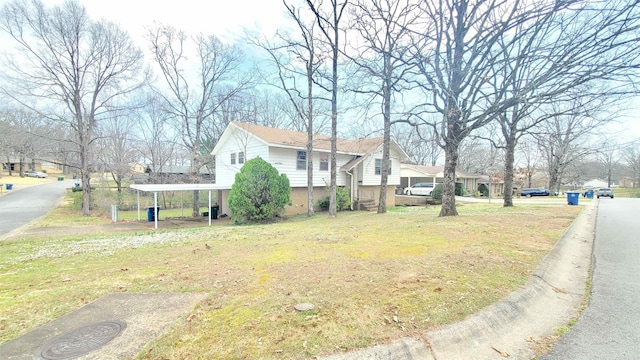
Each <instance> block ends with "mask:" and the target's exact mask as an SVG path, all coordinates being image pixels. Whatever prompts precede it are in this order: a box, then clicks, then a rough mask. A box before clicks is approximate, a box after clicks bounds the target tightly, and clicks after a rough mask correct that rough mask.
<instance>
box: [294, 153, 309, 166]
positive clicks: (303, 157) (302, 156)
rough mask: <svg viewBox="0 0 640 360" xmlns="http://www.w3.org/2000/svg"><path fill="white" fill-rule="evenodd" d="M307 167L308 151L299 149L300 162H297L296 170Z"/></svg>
mask: <svg viewBox="0 0 640 360" xmlns="http://www.w3.org/2000/svg"><path fill="white" fill-rule="evenodd" d="M306 169H307V152H306V151H298V162H297V163H296V170H306Z"/></svg>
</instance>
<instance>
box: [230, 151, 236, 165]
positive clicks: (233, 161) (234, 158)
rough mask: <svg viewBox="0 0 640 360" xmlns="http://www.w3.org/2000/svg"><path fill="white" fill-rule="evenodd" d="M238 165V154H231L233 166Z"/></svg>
mask: <svg viewBox="0 0 640 360" xmlns="http://www.w3.org/2000/svg"><path fill="white" fill-rule="evenodd" d="M235 164H236V153H232V154H231V165H235Z"/></svg>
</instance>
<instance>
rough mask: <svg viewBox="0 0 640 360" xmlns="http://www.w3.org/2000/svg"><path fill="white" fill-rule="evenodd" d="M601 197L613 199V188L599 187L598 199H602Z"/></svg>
mask: <svg viewBox="0 0 640 360" xmlns="http://www.w3.org/2000/svg"><path fill="white" fill-rule="evenodd" d="M600 197H609V198H612V199H613V190H611V189H610V188H602V189H598V199H600Z"/></svg>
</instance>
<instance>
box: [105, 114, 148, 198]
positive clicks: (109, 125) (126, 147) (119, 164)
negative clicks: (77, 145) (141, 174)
mask: <svg viewBox="0 0 640 360" xmlns="http://www.w3.org/2000/svg"><path fill="white" fill-rule="evenodd" d="M133 128H134V120H133V119H131V118H129V117H128V116H126V115H125V114H119V115H116V116H114V117H113V118H110V119H108V120H107V121H105V122H103V124H102V126H101V128H100V133H101V134H102V136H101V138H100V140H99V141H98V149H99V151H98V161H99V163H100V165H101V167H102V170H103V171H105V172H109V173H110V174H111V178H112V179H113V181H115V183H116V186H117V189H118V194H122V182H123V180H124V179H125V178H126V177H127V176H130V175H131V174H132V169H133V165H134V164H135V163H136V162H137V158H138V154H139V150H138V148H137V144H136V142H135V139H134V137H133V134H132V132H131V130H132V129H133Z"/></svg>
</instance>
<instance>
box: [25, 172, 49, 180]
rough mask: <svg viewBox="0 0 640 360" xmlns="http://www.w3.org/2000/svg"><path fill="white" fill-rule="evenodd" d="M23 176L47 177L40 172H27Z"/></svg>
mask: <svg viewBox="0 0 640 360" xmlns="http://www.w3.org/2000/svg"><path fill="white" fill-rule="evenodd" d="M24 176H27V177H35V178H43V179H44V178H46V177H47V176H48V175H47V174H46V173H43V172H41V171H27V172H25V173H24Z"/></svg>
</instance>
